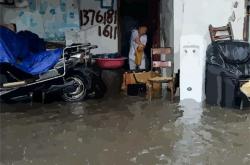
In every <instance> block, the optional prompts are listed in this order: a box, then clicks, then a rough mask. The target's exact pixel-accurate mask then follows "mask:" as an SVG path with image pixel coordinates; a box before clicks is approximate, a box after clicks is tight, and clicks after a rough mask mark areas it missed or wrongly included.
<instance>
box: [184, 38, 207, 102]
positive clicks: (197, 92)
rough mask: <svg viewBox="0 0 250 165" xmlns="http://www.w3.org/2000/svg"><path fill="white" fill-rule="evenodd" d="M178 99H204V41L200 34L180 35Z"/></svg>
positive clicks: (198, 100) (199, 100)
mask: <svg viewBox="0 0 250 165" xmlns="http://www.w3.org/2000/svg"><path fill="white" fill-rule="evenodd" d="M180 46H181V48H180V49H181V50H180V100H185V99H193V100H195V101H196V102H203V101H204V100H205V66H206V65H205V64H206V46H207V45H206V42H205V40H204V38H203V37H202V36H200V35H186V36H182V37H181V43H180Z"/></svg>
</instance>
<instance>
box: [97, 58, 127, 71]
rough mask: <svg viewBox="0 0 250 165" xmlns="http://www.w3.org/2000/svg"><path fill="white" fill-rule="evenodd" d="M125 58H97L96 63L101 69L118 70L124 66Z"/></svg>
mask: <svg viewBox="0 0 250 165" xmlns="http://www.w3.org/2000/svg"><path fill="white" fill-rule="evenodd" d="M126 59H127V58H125V57H120V58H97V59H96V63H97V65H98V66H99V67H100V68H102V69H119V68H121V67H123V65H124V64H125V60H126Z"/></svg>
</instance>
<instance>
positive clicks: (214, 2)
mask: <svg viewBox="0 0 250 165" xmlns="http://www.w3.org/2000/svg"><path fill="white" fill-rule="evenodd" d="M236 2H237V3H238V5H237V7H236V5H235V3H236ZM234 6H235V7H234ZM244 8H245V0H174V35H175V36H174V50H175V56H174V58H175V71H177V70H178V69H179V68H180V64H179V62H180V55H179V54H180V36H181V35H186V34H200V35H202V36H204V39H205V40H206V41H207V43H210V42H211V41H210V37H209V31H208V26H209V24H212V25H213V26H224V25H226V24H227V23H228V22H229V21H230V22H232V25H233V31H234V36H235V39H239V40H242V39H243V25H244V11H245V10H244Z"/></svg>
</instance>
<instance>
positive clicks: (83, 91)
mask: <svg viewBox="0 0 250 165" xmlns="http://www.w3.org/2000/svg"><path fill="white" fill-rule="evenodd" d="M66 80H69V81H70V80H75V82H76V83H77V84H78V85H79V87H77V89H76V91H75V92H76V95H74V94H72V93H75V92H72V93H65V91H62V96H61V97H62V99H63V100H64V101H66V102H78V101H83V100H84V99H85V97H86V95H87V81H86V80H85V78H84V75H83V74H81V73H77V72H76V73H72V74H70V75H68V76H67V77H66ZM79 88H80V89H79ZM77 90H79V91H77Z"/></svg>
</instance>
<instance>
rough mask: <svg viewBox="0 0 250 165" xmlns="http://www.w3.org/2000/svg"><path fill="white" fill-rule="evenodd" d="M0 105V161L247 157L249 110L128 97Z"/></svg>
mask: <svg viewBox="0 0 250 165" xmlns="http://www.w3.org/2000/svg"><path fill="white" fill-rule="evenodd" d="M1 111H2V113H1V139H0V141H1V148H0V149H1V157H0V158H1V159H0V162H1V163H0V164H1V165H29V164H35V165H45V164H46V165H134V164H138V165H165V164H166V165H172V164H173V165H241V164H242V165H244V164H245V165H249V164H250V113H249V111H244V112H240V111H235V110H234V111H233V110H226V109H220V108H218V107H206V108H201V107H200V106H199V105H197V104H195V103H191V102H187V103H183V105H182V106H179V105H178V104H177V103H175V104H170V103H169V102H168V101H162V100H154V101H153V102H152V103H148V102H147V101H145V100H144V99H143V98H134V97H124V98H116V99H106V100H90V101H86V102H81V103H73V104H69V103H64V102H54V103H50V104H45V105H43V104H40V103H34V104H33V105H30V104H28V103H16V104H12V105H6V104H2V105H1ZM3 111H4V112H3Z"/></svg>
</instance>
